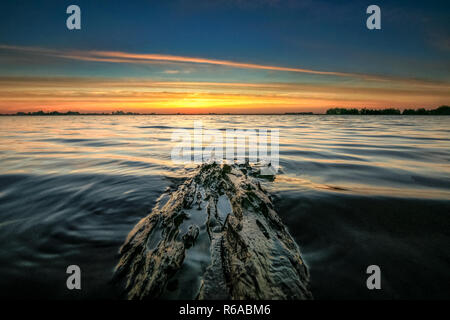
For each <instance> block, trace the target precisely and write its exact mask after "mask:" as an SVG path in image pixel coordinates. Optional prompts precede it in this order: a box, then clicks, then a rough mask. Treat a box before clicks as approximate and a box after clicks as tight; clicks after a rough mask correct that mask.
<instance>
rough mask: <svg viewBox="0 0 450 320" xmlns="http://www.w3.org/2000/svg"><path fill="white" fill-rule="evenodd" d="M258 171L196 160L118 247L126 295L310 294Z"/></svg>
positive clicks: (293, 296) (293, 245)
mask: <svg viewBox="0 0 450 320" xmlns="http://www.w3.org/2000/svg"><path fill="white" fill-rule="evenodd" d="M261 179H262V177H261V176H259V170H258V169H256V168H255V167H251V166H249V165H248V164H245V165H227V164H223V165H218V164H215V163H212V164H204V165H202V166H200V167H199V169H198V172H197V173H196V174H195V175H194V176H193V177H191V178H189V179H188V180H187V181H186V182H185V183H183V184H181V185H180V186H179V187H178V189H177V190H176V191H174V192H171V193H168V192H167V193H164V194H163V195H162V196H161V197H160V198H159V200H158V202H157V204H156V205H155V207H154V208H153V210H152V212H151V213H150V214H149V215H148V216H146V217H145V218H143V219H142V220H141V221H139V223H138V224H137V225H136V226H135V227H134V228H133V230H132V231H131V232H130V233H129V235H128V237H127V239H126V241H125V243H124V244H123V245H122V247H121V248H120V251H119V254H120V261H119V263H118V265H117V267H116V270H115V279H116V280H119V281H120V283H121V285H122V286H123V287H124V292H125V294H126V297H127V298H128V299H157V298H159V299H311V298H312V295H311V292H310V290H309V274H308V270H307V267H306V266H305V264H304V262H303V260H302V258H301V256H300V251H299V248H298V246H297V244H296V243H295V241H294V240H293V238H292V237H291V235H290V234H289V232H288V231H287V229H286V227H285V226H284V224H283V223H282V221H281V220H280V218H279V216H278V214H277V213H276V212H275V210H274V207H273V204H272V201H271V198H270V196H269V195H268V193H267V192H266V191H265V190H264V189H263V187H262V186H261V183H260V181H261Z"/></svg>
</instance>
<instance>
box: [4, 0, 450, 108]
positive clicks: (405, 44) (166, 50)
mask: <svg viewBox="0 0 450 320" xmlns="http://www.w3.org/2000/svg"><path fill="white" fill-rule="evenodd" d="M71 4H77V5H79V6H80V8H81V16H82V19H81V27H82V29H81V30H79V31H74V30H72V31H70V30H68V29H67V28H66V18H67V17H68V15H67V14H66V8H67V6H69V5H71ZM370 4H377V5H379V6H380V7H381V16H382V22H381V26H382V30H368V29H367V28H366V18H367V16H368V15H367V14H366V8H367V6H368V5H370ZM449 12H450V3H449V2H448V1H394V0H391V1H378V0H377V1H351V3H350V1H323V0H314V1H313V0H305V1H301V0H298V1H295V0H254V1H244V0H208V1H207V0H197V1H194V0H173V1H170V0H169V1H150V0H146V1H144V0H142V1H115V0H108V1H103V0H90V1H80V0H71V1H63V0H54V1H49V0H44V1H31V0H30V1H21V0H15V1H12V0H7V1H3V2H2V8H1V10H0V29H1V31H0V113H16V112H18V111H26V112H28V111H37V110H44V111H53V110H57V111H62V112H63V111H68V110H72V111H80V112H111V111H115V110H123V111H132V112H142V113H148V112H157V113H176V112H186V113H208V112H218V113H223V112H230V113H280V112H281V113H283V112H306V111H313V112H318V113H321V112H324V111H325V110H326V109H328V108H330V107H358V108H363V107H367V108H387V107H395V108H400V109H404V108H419V107H426V108H435V107H437V106H439V105H443V104H447V105H448V104H450V19H449Z"/></svg>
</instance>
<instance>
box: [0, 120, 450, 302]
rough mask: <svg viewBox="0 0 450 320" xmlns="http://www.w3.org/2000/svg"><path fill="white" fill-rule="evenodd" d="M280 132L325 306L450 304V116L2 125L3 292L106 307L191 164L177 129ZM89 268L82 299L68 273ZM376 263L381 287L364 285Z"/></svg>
mask: <svg viewBox="0 0 450 320" xmlns="http://www.w3.org/2000/svg"><path fill="white" fill-rule="evenodd" d="M194 120H202V121H203V127H204V128H205V129H228V128H236V129H247V128H251V129H263V128H267V129H271V128H278V129H279V130H280V166H281V172H280V173H279V175H278V176H277V178H276V180H275V181H274V182H268V183H266V187H267V188H268V189H269V190H270V192H271V193H272V194H273V195H274V196H275V198H276V205H277V210H278V212H279V213H280V215H281V217H282V218H283V220H284V221H285V223H286V224H287V226H288V228H289V230H290V231H291V233H292V234H293V235H294V237H295V238H296V240H297V242H298V243H299V245H300V247H301V249H302V252H303V254H304V258H305V260H306V262H307V263H308V265H309V267H310V270H311V277H312V279H311V280H312V290H313V293H314V295H315V297H316V298H419V297H424V298H433V297H446V298H449V296H450V281H449V280H450V279H449V276H448V270H449V267H450V252H449V249H448V243H450V161H449V160H450V134H449V133H450V129H449V128H450V126H449V124H450V117H432V116H428V117H402V116H391V117H389V116H364V117H363V116H360V117H352V116H232V115H229V116H105V117H103V116H76V117H69V116H64V117H0V132H1V134H0V230H1V231H0V288H2V290H1V295H2V296H13V297H40V298H42V297H49V298H54V297H62V298H75V299H77V298H108V297H110V298H111V297H118V296H119V293H118V292H117V291H116V290H115V289H114V288H113V287H112V286H111V285H110V283H109V280H110V279H111V275H112V271H113V268H114V266H115V264H116V262H117V256H116V254H117V250H118V248H119V246H120V245H121V244H122V242H123V240H124V239H125V237H126V235H127V233H128V232H129V231H130V230H131V228H132V227H133V226H134V224H135V223H136V222H137V221H138V220H139V219H140V218H142V217H143V216H145V215H146V214H147V213H148V212H149V211H150V210H151V208H152V206H153V204H154V203H155V201H156V199H157V198H158V196H159V195H160V194H161V193H162V192H163V191H164V190H165V189H166V188H167V187H174V186H176V185H177V183H179V181H181V179H183V177H185V176H186V173H187V172H188V171H189V170H191V168H184V167H182V166H181V165H175V164H173V163H172V162H171V161H170V152H171V146H172V143H171V141H170V138H171V133H172V129H173V128H186V129H190V130H192V129H193V123H194ZM70 264H77V265H79V266H80V267H81V270H82V290H81V291H77V292H72V291H69V290H67V289H66V287H65V280H66V274H65V268H66V267H67V266H68V265H70ZM371 264H377V265H379V266H380V267H381V271H382V290H381V291H377V292H373V291H368V290H367V289H366V287H365V280H366V274H365V269H366V267H367V266H368V265H371Z"/></svg>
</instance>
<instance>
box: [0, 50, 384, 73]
mask: <svg viewBox="0 0 450 320" xmlns="http://www.w3.org/2000/svg"><path fill="white" fill-rule="evenodd" d="M0 49H3V50H13V51H20V52H25V53H29V54H36V55H44V56H52V57H58V58H64V59H72V60H82V61H95V62H110V63H159V64H166V63H188V64H203V65H215V66H223V67H231V68H239V69H254V70H267V71H282V72H297V73H307V74H315V75H327V76H338V77H358V78H367V79H369V78H370V79H374V80H376V79H377V77H376V76H371V75H363V74H356V73H347V72H336V71H323V70H313V69H306V68H297V67H283V66H274V65H264V64H255V63H247V62H236V61H228V60H220V59H209V58H198V57H186V56H176V55H166V54H154V53H130V52H121V51H97V50H87V51H80V50H75V51H70V50H55V49H47V48H41V47H27V46H10V45H0Z"/></svg>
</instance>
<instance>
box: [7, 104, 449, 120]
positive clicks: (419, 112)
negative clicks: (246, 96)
mask: <svg viewBox="0 0 450 320" xmlns="http://www.w3.org/2000/svg"><path fill="white" fill-rule="evenodd" d="M215 115H219V116H223V115H235V116H237V115H239V116H250V115H253V116H276V115H278V116H280V115H283V116H284V115H297V116H298V115H307V116H308V115H316V116H317V115H355V116H356V115H359V116H364V115H382V116H383V115H398V116H400V115H407V116H427V115H430V116H446V115H450V107H449V106H440V107H438V108H436V109H425V108H420V109H404V110H403V111H400V110H399V109H393V108H388V109H365V108H363V109H356V108H353V109H347V108H332V109H328V110H327V111H326V112H325V113H313V112H285V113H211V112H210V113H180V112H179V113H155V112H152V113H136V112H124V111H114V112H111V113H80V112H77V111H68V112H59V111H50V112H44V111H36V112H17V113H10V114H8V113H6V114H0V116H3V117H4V116H19V117H20V116H215Z"/></svg>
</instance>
